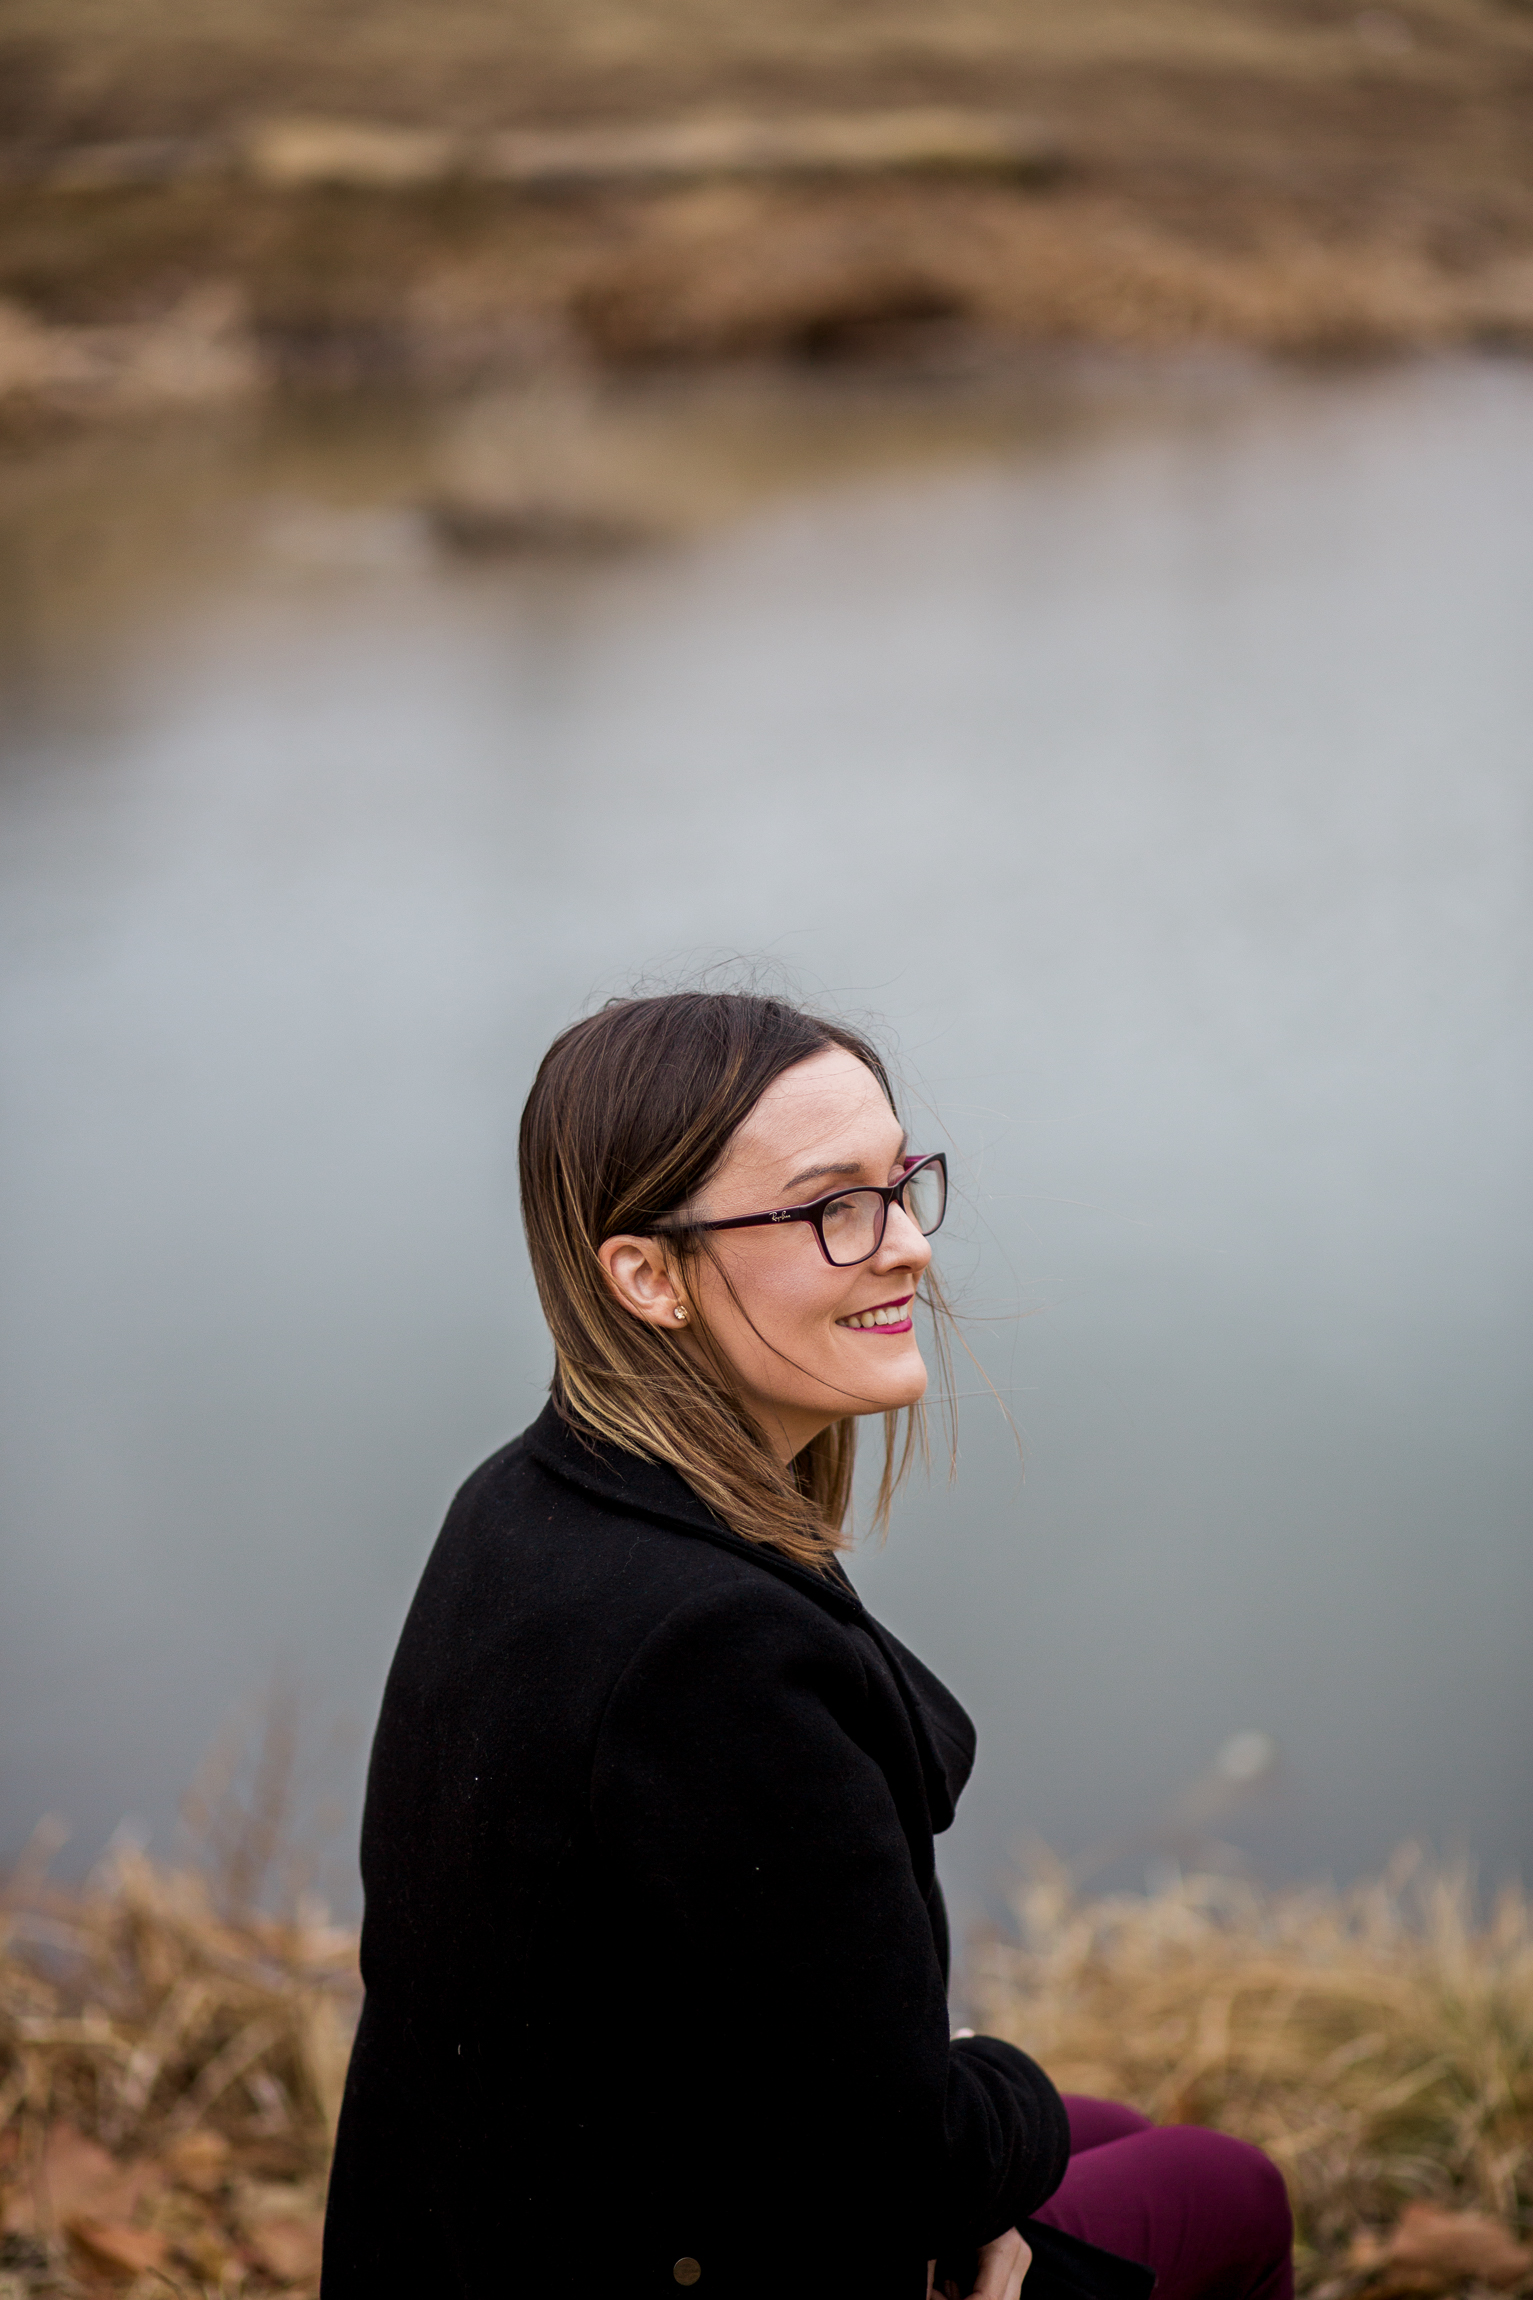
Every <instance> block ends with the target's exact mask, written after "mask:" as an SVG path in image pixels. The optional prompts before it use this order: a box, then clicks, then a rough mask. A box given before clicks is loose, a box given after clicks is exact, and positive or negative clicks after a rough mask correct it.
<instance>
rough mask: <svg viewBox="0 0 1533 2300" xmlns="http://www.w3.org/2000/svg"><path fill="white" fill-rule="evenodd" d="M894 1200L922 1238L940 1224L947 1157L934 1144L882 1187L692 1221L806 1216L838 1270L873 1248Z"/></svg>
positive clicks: (737, 1223) (705, 1226)
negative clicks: (771, 1211) (929, 1151)
mask: <svg viewBox="0 0 1533 2300" xmlns="http://www.w3.org/2000/svg"><path fill="white" fill-rule="evenodd" d="M895 1205H897V1206H898V1207H899V1209H900V1211H901V1213H903V1214H908V1215H909V1217H910V1219H911V1221H912V1222H914V1224H915V1226H916V1228H917V1229H918V1230H919V1231H920V1233H921V1235H922V1237H923V1238H929V1237H930V1236H931V1234H932V1232H933V1231H934V1230H938V1229H940V1228H941V1226H942V1217H943V1215H944V1214H945V1213H946V1212H947V1159H946V1157H945V1156H944V1155H943V1153H942V1152H941V1151H940V1150H937V1151H934V1152H933V1153H932V1155H931V1156H930V1157H929V1158H913V1159H911V1160H910V1161H909V1163H908V1164H907V1166H906V1169H905V1172H904V1173H903V1174H902V1175H901V1177H900V1179H899V1181H898V1182H891V1183H890V1184H889V1186H888V1188H887V1189H883V1188H881V1187H878V1186H876V1185H875V1186H871V1187H867V1188H862V1189H857V1190H837V1191H835V1192H833V1194H832V1195H831V1196H830V1197H829V1198H812V1199H811V1200H810V1202H809V1204H808V1205H807V1206H779V1207H778V1209H777V1211H776V1213H775V1214H736V1215H735V1216H734V1218H733V1220H731V1221H728V1222H699V1223H697V1224H696V1227H697V1228H698V1229H699V1230H756V1229H760V1228H762V1227H763V1226H764V1225H765V1224H766V1223H768V1222H810V1223H812V1224H813V1225H814V1234H815V1236H816V1237H817V1238H818V1239H819V1241H820V1252H821V1253H822V1254H823V1255H824V1256H825V1259H826V1261H827V1262H833V1263H834V1264H835V1265H836V1267H837V1268H838V1269H842V1270H844V1269H847V1268H849V1267H850V1265H851V1264H852V1263H854V1262H866V1261H868V1260H870V1259H871V1257H872V1256H873V1255H874V1254H876V1253H877V1252H878V1249H879V1247H880V1246H881V1245H882V1244H883V1242H884V1225H885V1224H886V1223H887V1221H888V1219H889V1208H890V1207H891V1206H895Z"/></svg>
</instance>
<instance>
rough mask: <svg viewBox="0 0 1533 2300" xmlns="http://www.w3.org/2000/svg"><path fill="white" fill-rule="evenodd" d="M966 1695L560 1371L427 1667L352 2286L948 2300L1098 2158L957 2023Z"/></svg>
mask: <svg viewBox="0 0 1533 2300" xmlns="http://www.w3.org/2000/svg"><path fill="white" fill-rule="evenodd" d="M973 1759H974V1733H973V1728H972V1726H971V1725H970V1723H969V1720H968V1718H967V1717H966V1716H965V1715H964V1713H963V1711H962V1709H961V1708H960V1707H959V1706H958V1703H957V1702H956V1701H955V1700H954V1699H953V1697H952V1695H951V1694H950V1693H948V1692H947V1691H946V1689H945V1688H944V1687H943V1686H942V1685H940V1684H939V1683H938V1681H937V1679H936V1678H935V1677H933V1676H932V1675H931V1673H930V1672H929V1671H928V1670H926V1669H924V1668H923V1667H922V1665H921V1664H920V1662H919V1661H917V1660H916V1659H915V1658H914V1657H913V1656H912V1655H911V1654H909V1653H907V1652H906V1651H905V1650H904V1649H903V1647H901V1646H900V1645H899V1644H898V1643H897V1642H896V1640H895V1639H894V1638H893V1637H891V1636H890V1635H889V1633H888V1631H887V1630H886V1629H883V1628H881V1627H880V1626H879V1624H878V1623H877V1622H876V1621H874V1620H873V1619H872V1617H871V1616H870V1615H869V1614H868V1613H867V1612H866V1611H865V1610H864V1608H863V1606H862V1605H861V1604H860V1602H859V1601H858V1599H857V1597H856V1595H855V1594H854V1593H853V1591H852V1588H851V1586H850V1584H849V1583H848V1582H847V1581H846V1580H845V1578H844V1577H843V1576H841V1575H840V1573H839V1570H838V1571H837V1574H836V1576H835V1578H833V1579H826V1578H823V1577H821V1576H819V1575H816V1574H814V1573H811V1572H809V1571H807V1570H805V1569H802V1568H800V1567H798V1566H796V1565H793V1564H792V1563H790V1562H789V1561H788V1560H786V1559H784V1558H782V1557H780V1556H778V1555H777V1554H776V1553H775V1552H773V1551H769V1550H763V1549H761V1548H758V1547H757V1546H755V1545H754V1544H752V1543H748V1542H746V1541H744V1540H742V1539H740V1538H739V1537H738V1536H736V1535H735V1534H733V1533H731V1532H730V1531H729V1529H728V1528H727V1527H726V1526H725V1525H724V1524H723V1523H722V1522H721V1521H720V1520H719V1519H718V1518H717V1517H715V1516H714V1514H713V1513H712V1512H711V1511H710V1510H709V1509H708V1508H707V1507H706V1506H705V1504H704V1503H703V1502H701V1501H700V1500H699V1499H698V1498H697V1496H696V1495H695V1494H694V1493H693V1492H692V1491H691V1490H690V1488H689V1487H688V1486H686V1485H685V1484H684V1483H683V1481H682V1480H681V1479H680V1478H679V1477H678V1476H676V1474H675V1473H674V1472H673V1471H671V1470H669V1469H666V1468H663V1467H660V1466H657V1465H656V1464H654V1463H650V1462H645V1461H642V1460H640V1459H638V1458H637V1457H636V1456H633V1455H629V1454H623V1453H619V1452H616V1451H614V1450H611V1449H607V1448H600V1447H597V1446H595V1445H593V1444H591V1443H590V1442H588V1441H587V1440H585V1439H584V1438H582V1437H580V1436H579V1435H577V1434H576V1433H575V1432H574V1431H572V1430H571V1429H570V1428H568V1427H567V1426H566V1425H565V1424H564V1423H563V1422H562V1421H561V1420H560V1418H559V1417H558V1415H557V1414H556V1413H555V1411H554V1409H553V1408H552V1407H549V1408H548V1409H547V1410H546V1411H545V1412H544V1413H543V1415H542V1416H541V1418H540V1419H539V1420H538V1421H537V1422H535V1423H534V1424H533V1426H532V1428H531V1429H530V1430H528V1431H527V1432H526V1434H525V1436H523V1437H522V1438H520V1439H518V1440H517V1442H516V1443H515V1444H513V1445H511V1446H509V1447H507V1448H506V1450H505V1451H504V1452H503V1453H500V1454H497V1455H496V1456H495V1457H494V1458H493V1459H492V1460H491V1461H489V1462H487V1463H486V1464H485V1465H484V1467H483V1468H482V1469H480V1470H479V1471H478V1472H477V1473H476V1474H475V1475H474V1476H473V1477H472V1478H470V1480H469V1481H468V1483H467V1485H465V1487H464V1488H463V1491H462V1492H461V1493H460V1494H459V1496H458V1498H457V1500H456V1501H455V1502H454V1504H453V1507H452V1510H451V1512H450V1514H449V1516H448V1519H447V1523H446V1525H445V1527H444V1528H443V1531H442V1534H441V1537H440V1539H439V1540H438V1542H437V1545H436V1548H435V1550H434V1551H433V1553H432V1556H431V1559H430V1562H429V1564H428V1565H427V1567H426V1572H425V1575H424V1578H423V1580H422V1582H421V1585H420V1590H419V1593H418V1595H417V1596H416V1599H415V1602H414V1605H413V1606H412V1608H411V1611H410V1615H409V1619H408V1620H407V1622H406V1624H405V1629H404V1634H403V1636H402V1638H401V1640H400V1645H399V1651H398V1654H397V1657H396V1659H395V1661H394V1665H393V1669H392V1671H391V1672H390V1676H389V1680H388V1688H387V1691H386V1693H385V1695H384V1701H383V1711H382V1717H381V1719H380V1722H379V1726H378V1733H377V1738H376V1741H375V1743H374V1747H373V1756H372V1767H371V1772H370V1774H369V1780H368V1793H367V1808H366V1816H365V1819H364V1823H363V1841H362V1867H363V1877H364V1882H365V1885H366V1893H367V1904H366V1922H365V1925H364V1928H363V1936H362V1968H363V1976H364V1979H365V1982H366V1988H367V1995H366V2003H365V2008H364V2011H363V2015H362V2021H361V2026H360V2029H359V2031H358V2034H357V2040H356V2046H355V2049H354V2052H353V2055H352V2062H351V2070H350V2075H349V2078H348V2082H347V2087H346V2095H345V2104H344V2108H343V2111H342V2115H341V2124H340V2134H339V2139H338V2144H337V2150H336V2158H335V2167H334V2172H333V2175H332V2182H331V2191H330V2205H329V2212H328V2217H327V2222H326V2231H325V2263H324V2285H323V2292H324V2300H395V2296H396V2295H397V2296H398V2300H406V2296H408V2300H428V2296H429V2300H438V2296H442V2300H448V2296H452V2300H489V2296H490V2295H494V2296H495V2300H506V2296H507V2295H515V2294H520V2293H527V2294H535V2293H538V2292H540V2291H542V2290H548V2291H554V2290H557V2291H558V2292H559V2293H561V2294H567V2295H571V2296H573V2300H579V2296H581V2295H584V2294H587V2293H590V2294H592V2295H595V2294H598V2293H599V2294H601V2295H603V2296H604V2300H605V2296H606V2295H610V2294H613V2293H617V2294H620V2295H622V2300H647V2296H650V2295H653V2296H655V2300H659V2296H661V2295H664V2294H667V2293H669V2294H671V2295H672V2296H673V2300H674V2295H675V2293H676V2291H677V2288H678V2286H679V2285H690V2284H693V2283H696V2284H697V2285H698V2286H699V2287H700V2289H699V2294H698V2300H786V2296H788V2295H790V2294H798V2295H805V2296H807V2295H814V2294H820V2293H824V2294H827V2295H829V2294H834V2295H835V2296H836V2300H922V2295H923V2294H924V2292H925V2288H926V2262H927V2260H928V2259H929V2258H930V2257H932V2256H934V2255H941V2256H943V2257H945V2258H947V2257H952V2258H955V2259H956V2258H958V2257H960V2256H962V2255H963V2254H965V2253H968V2252H972V2250H973V2248H974V2247H975V2246H976V2245H977V2244H980V2243H983V2242H985V2241H987V2240H988V2239H989V2238H990V2237H992V2236H995V2235H998V2234H999V2233H1000V2232H1001V2231H1002V2230H1004V2229H1006V2228H1008V2227H1010V2226H1011V2225H1012V2224H1013V2223H1014V2222H1017V2221H1020V2220H1022V2219H1023V2218H1024V2217H1025V2216H1026V2215H1027V2214H1028V2213H1030V2212H1031V2211H1032V2210H1033V2208H1034V2207H1035V2206H1036V2205H1038V2204H1039V2203H1041V2202H1042V2201H1043V2199H1044V2198H1045V2197H1047V2196H1048V2195H1049V2194H1050V2193H1051V2192H1052V2191H1053V2189H1054V2188H1055V2187H1056V2186H1057V2185H1058V2182H1059V2180H1060V2178H1061V2176H1062V2174H1063V2171H1064V2167H1065V2163H1066V2158H1067V2151H1068V2133H1067V2127H1066V2122H1065V2116H1064V2111H1063V2108H1062V2106H1061V2104H1060V2101H1059V2097H1058V2095H1057V2093H1056V2092H1055V2090H1054V2088H1053V2086H1052V2085H1051V2084H1050V2082H1049V2080H1048V2079H1047V2077H1046V2076H1044V2075H1043V2073H1042V2071H1041V2070H1040V2069H1038V2068H1037V2067H1036V2066H1035V2065H1034V2064H1033V2063H1032V2062H1031V2061H1029V2060H1028V2059H1026V2057H1025V2056H1024V2055H1023V2054H1021V2053H1020V2052H1017V2051H1016V2050H1015V2049H1014V2048H1013V2047H1011V2046H1009V2045H1005V2044H1001V2043H998V2042H996V2041H994V2040H993V2039H988V2038H984V2037H976V2038H972V2039H969V2038H965V2039H959V2040H956V2041H953V2042H950V2041H949V2033H948V2011H947V1997H946V1982H947V1937H946V1923H945V1920H944V1917H943V1911H942V1897H941V1891H940V1888H939V1886H938V1884H937V1879H936V1870H935V1866H934V1862H933V1849H932V1837H933V1832H934V1831H937V1830H941V1829H945V1828H946V1827H947V1826H948V1823H949V1822H950V1821H951V1819H952V1817H953V1806H954V1801H955V1799H956V1798H957V1795H958V1792H959V1790H960V1789H961V1788H962V1787H963V1784H964V1782H965V1780H966V1779H967V1778H968V1774H969V1771H970V1768H971V1766H972V1764H973Z"/></svg>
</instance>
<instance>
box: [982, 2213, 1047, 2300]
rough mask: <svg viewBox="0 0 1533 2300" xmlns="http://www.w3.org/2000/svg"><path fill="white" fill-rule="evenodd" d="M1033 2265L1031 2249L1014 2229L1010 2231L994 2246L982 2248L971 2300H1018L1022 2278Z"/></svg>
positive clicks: (985, 2245) (1000, 2237)
mask: <svg viewBox="0 0 1533 2300" xmlns="http://www.w3.org/2000/svg"><path fill="white" fill-rule="evenodd" d="M1032 2264H1033V2254H1032V2247H1031V2246H1030V2245H1028V2244H1025V2243H1024V2242H1023V2240H1022V2238H1021V2236H1020V2235H1019V2234H1018V2232H1017V2230H1016V2229H1015V2228H1008V2229H1007V2231H1006V2233H1005V2235H1004V2236H998V2237H997V2238H996V2239H995V2241H994V2243H993V2244H982V2245H981V2246H980V2253H979V2276H978V2278H977V2280H976V2282H975V2286H974V2290H973V2293H972V2294H971V2295H970V2300H1019V2295H1020V2293H1021V2290H1022V2279H1023V2277H1024V2276H1025V2275H1026V2274H1027V2272H1028V2270H1029V2268H1031V2266H1032Z"/></svg>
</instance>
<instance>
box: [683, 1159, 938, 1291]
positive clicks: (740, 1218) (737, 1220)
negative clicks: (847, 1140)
mask: <svg viewBox="0 0 1533 2300" xmlns="http://www.w3.org/2000/svg"><path fill="white" fill-rule="evenodd" d="M927 1166H940V1167H941V1169H942V1212H941V1214H940V1215H939V1216H938V1218H937V1222H936V1226H935V1228H933V1229H930V1230H923V1231H922V1232H921V1235H922V1237H923V1238H934V1237H935V1236H936V1235H937V1231H938V1230H940V1229H941V1227H942V1224H943V1221H944V1220H945V1219H946V1216H947V1153H946V1152H945V1151H943V1150H933V1151H932V1152H931V1153H930V1155H929V1156H927V1157H925V1158H913V1159H912V1160H911V1162H910V1164H909V1165H908V1166H907V1168H906V1169H905V1172H904V1173H903V1174H902V1175H901V1176H900V1178H899V1180H898V1181H897V1182H890V1183H887V1184H885V1183H883V1182H853V1183H852V1184H851V1185H850V1186H849V1187H848V1188H847V1189H845V1190H828V1191H827V1192H826V1194H825V1196H824V1197H823V1198H811V1199H810V1201H809V1203H808V1205H807V1206H779V1207H778V1208H777V1210H776V1212H775V1213H772V1214H736V1215H734V1216H732V1218H731V1219H730V1220H729V1221H727V1222H694V1223H692V1224H690V1225H689V1226H690V1227H691V1228H692V1229H696V1230H759V1229H762V1228H764V1227H765V1225H766V1224H767V1223H769V1222H809V1223H812V1224H813V1227H814V1234H815V1237H816V1238H817V1239H818V1240H819V1246H820V1252H821V1253H822V1254H823V1255H824V1256H825V1259H826V1261H827V1262H829V1264H830V1266H831V1268H832V1269H833V1270H855V1269H856V1268H857V1267H858V1264H859V1263H862V1262H871V1261H872V1259H873V1256H874V1255H875V1254H876V1253H877V1252H878V1249H879V1247H880V1246H881V1245H882V1244H883V1242H884V1231H885V1230H886V1229H887V1227H888V1223H889V1208H890V1207H891V1206H892V1205H893V1204H894V1203H895V1201H896V1199H899V1198H903V1196H904V1194H905V1192H906V1190H908V1189H909V1187H910V1185H911V1183H912V1182H913V1181H914V1180H915V1178H916V1176H917V1175H918V1174H919V1173H920V1172H921V1171H922V1170H923V1168H925V1167H927ZM858 1190H861V1191H863V1192H865V1193H866V1194H867V1195H868V1196H870V1197H875V1198H882V1200H883V1202H884V1205H883V1213H882V1215H881V1216H880V1218H879V1224H878V1236H877V1237H876V1238H875V1239H874V1241H873V1243H872V1245H871V1246H870V1247H869V1248H868V1251H867V1252H866V1253H865V1254H859V1255H858V1257H857V1261H856V1262H838V1261H837V1260H836V1259H835V1257H834V1255H833V1254H832V1253H831V1252H830V1250H829V1248H828V1247H827V1246H826V1243H825V1209H826V1207H827V1206H834V1205H835V1203H836V1201H837V1199H839V1198H850V1197H851V1196H852V1195H853V1193H854V1192H856V1191H858ZM900 1211H901V1213H909V1211H910V1209H909V1208H908V1207H906V1206H902V1207H901V1208H900Z"/></svg>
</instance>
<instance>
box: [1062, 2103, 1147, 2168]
mask: <svg viewBox="0 0 1533 2300" xmlns="http://www.w3.org/2000/svg"><path fill="white" fill-rule="evenodd" d="M1060 2098H1061V2099H1062V2100H1063V2102H1064V2104H1065V2114H1066V2116H1067V2117H1068V2118H1069V2119H1070V2154H1071V2155H1072V2156H1079V2155H1081V2154H1082V2153H1083V2151H1084V2150H1086V2149H1088V2148H1102V2147H1105V2146H1106V2144H1107V2142H1108V2141H1110V2140H1127V2139H1128V2138H1129V2136H1130V2134H1131V2133H1136V2132H1148V2131H1150V2129H1151V2126H1150V2120H1149V2118H1148V2117H1147V2116H1141V2115H1140V2113H1139V2111H1138V2109H1137V2108H1125V2107H1124V2105H1123V2103H1122V2102H1121V2101H1119V2100H1096V2099H1094V2098H1093V2097H1092V2095H1091V2094H1090V2093H1087V2092H1066V2093H1062V2094H1061V2095H1060Z"/></svg>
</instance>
